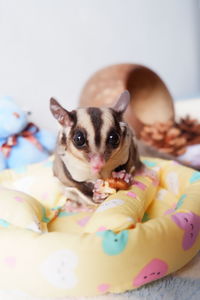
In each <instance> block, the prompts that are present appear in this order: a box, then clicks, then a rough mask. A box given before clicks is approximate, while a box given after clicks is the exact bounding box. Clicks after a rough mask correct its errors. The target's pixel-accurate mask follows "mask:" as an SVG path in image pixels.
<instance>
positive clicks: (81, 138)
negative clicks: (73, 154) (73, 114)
mask: <svg viewBox="0 0 200 300" xmlns="http://www.w3.org/2000/svg"><path fill="white" fill-rule="evenodd" d="M73 142H74V144H75V146H77V147H83V146H84V145H85V143H86V138H85V134H84V132H82V131H81V130H77V131H76V132H75V134H74V136H73Z"/></svg>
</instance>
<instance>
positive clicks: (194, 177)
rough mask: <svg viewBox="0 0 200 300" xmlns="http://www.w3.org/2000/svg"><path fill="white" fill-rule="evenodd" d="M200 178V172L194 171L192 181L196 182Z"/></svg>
mask: <svg viewBox="0 0 200 300" xmlns="http://www.w3.org/2000/svg"><path fill="white" fill-rule="evenodd" d="M199 180H200V172H194V173H193V174H192V176H191V178H190V183H195V182H197V181H199Z"/></svg>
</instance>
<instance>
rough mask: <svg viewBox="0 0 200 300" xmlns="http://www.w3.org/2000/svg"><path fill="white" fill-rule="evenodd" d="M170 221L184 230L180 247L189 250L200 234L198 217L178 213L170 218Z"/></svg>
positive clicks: (199, 218) (192, 214)
mask: <svg viewBox="0 0 200 300" xmlns="http://www.w3.org/2000/svg"><path fill="white" fill-rule="evenodd" d="M171 217H172V220H173V221H174V222H175V223H176V224H177V225H178V226H179V227H180V228H181V229H183V230H184V235H183V241H182V247H183V249H184V250H185V251H186V250H189V249H190V248H191V247H192V246H193V245H194V243H195V241H196V239H197V237H198V235H199V233H200V216H197V215H196V214H194V213H192V212H188V213H183V212H178V213H176V214H174V215H172V216H171Z"/></svg>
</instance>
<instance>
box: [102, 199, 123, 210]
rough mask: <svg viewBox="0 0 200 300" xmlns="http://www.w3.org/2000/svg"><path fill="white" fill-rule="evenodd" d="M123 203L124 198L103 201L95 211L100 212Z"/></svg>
mask: <svg viewBox="0 0 200 300" xmlns="http://www.w3.org/2000/svg"><path fill="white" fill-rule="evenodd" d="M122 204H124V200H122V199H112V200H110V201H108V202H104V203H103V204H101V206H99V208H97V210H96V212H102V211H104V210H107V209H110V208H113V207H116V206H120V205H122Z"/></svg>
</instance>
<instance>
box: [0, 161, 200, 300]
mask: <svg viewBox="0 0 200 300" xmlns="http://www.w3.org/2000/svg"><path fill="white" fill-rule="evenodd" d="M51 160H52V158H51V159H50V160H48V161H46V162H44V163H40V164H36V165H32V166H29V167H27V168H25V169H22V170H17V172H18V173H16V171H15V172H14V171H12V170H6V171H3V172H1V173H0V184H1V189H0V239H1V249H0V261H1V268H0V278H1V281H0V290H7V291H8V290H9V291H20V292H22V293H25V294H29V295H31V296H35V297H48V299H51V298H52V299H54V298H56V297H65V296H92V295H99V294H104V293H107V292H113V293H119V292H123V291H126V290H130V289H135V288H138V287H140V286H142V285H145V284H147V283H149V282H151V281H154V280H157V279H159V278H161V277H164V276H166V275H167V274H170V273H172V272H174V271H175V270H178V269H180V268H181V267H182V266H184V265H185V264H186V263H187V262H188V261H189V260H191V259H192V257H194V256H195V254H196V253H197V252H198V250H199V249H200V234H199V232H200V173H199V172H196V171H194V170H192V169H188V168H185V167H182V166H179V165H177V164H176V163H174V162H167V161H163V160H155V159H154V160H152V159H151V160H149V159H144V162H145V164H146V165H147V170H146V172H145V173H143V174H138V175H137V176H136V177H135V181H134V183H133V186H131V188H130V190H128V191H120V192H118V193H116V194H115V195H112V196H111V197H109V198H108V199H107V200H106V201H105V202H103V203H102V204H101V205H99V206H98V207H97V209H96V211H95V212H81V213H70V212H67V211H65V210H62V206H63V205H64V203H65V192H64V190H63V187H62V185H61V184H60V183H59V182H58V180H57V179H56V178H54V177H53V175H52V170H51ZM16 190H17V191H16Z"/></svg>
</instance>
